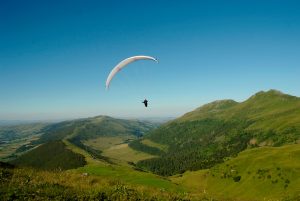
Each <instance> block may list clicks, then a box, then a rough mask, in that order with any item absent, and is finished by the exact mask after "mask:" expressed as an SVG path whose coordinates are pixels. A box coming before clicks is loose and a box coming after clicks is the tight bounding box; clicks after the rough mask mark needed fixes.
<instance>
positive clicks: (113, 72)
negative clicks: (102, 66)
mask: <svg viewBox="0 0 300 201" xmlns="http://www.w3.org/2000/svg"><path fill="white" fill-rule="evenodd" d="M138 60H152V61H156V62H157V63H158V60H157V59H155V58H154V57H150V56H133V57H129V58H127V59H124V60H123V61H121V62H120V63H119V64H118V65H116V66H115V67H114V68H113V69H112V70H111V71H110V73H109V75H108V77H107V79H106V84H105V86H106V89H108V88H109V85H110V82H111V80H112V79H113V77H114V76H115V75H116V74H117V73H118V72H119V71H120V70H121V69H123V68H124V67H125V66H127V65H128V64H130V63H132V62H134V61H138Z"/></svg>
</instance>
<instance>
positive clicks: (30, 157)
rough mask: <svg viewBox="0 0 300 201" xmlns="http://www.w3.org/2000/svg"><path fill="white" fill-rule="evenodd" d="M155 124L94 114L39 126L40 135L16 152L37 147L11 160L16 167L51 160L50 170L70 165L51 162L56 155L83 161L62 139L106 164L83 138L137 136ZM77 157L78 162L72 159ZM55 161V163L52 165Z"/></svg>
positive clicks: (106, 159) (33, 165) (99, 152)
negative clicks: (94, 115) (89, 116)
mask: <svg viewBox="0 0 300 201" xmlns="http://www.w3.org/2000/svg"><path fill="white" fill-rule="evenodd" d="M158 125H159V124H156V123H150V122H148V121H139V120H124V119H115V118H112V117H108V116H97V117H92V118H84V119H77V120H72V121H64V122H60V123H55V124H48V125H45V126H44V127H42V128H41V129H39V132H40V133H42V134H41V135H40V137H39V138H38V139H37V140H34V141H32V142H31V143H29V144H24V145H22V146H20V147H19V148H18V149H17V150H16V152H17V153H18V152H25V151H28V150H29V149H32V148H34V147H37V146H39V145H40V146H39V147H38V148H36V149H33V150H31V151H29V152H27V153H25V154H24V155H22V156H20V157H19V158H17V159H16V160H14V161H13V162H12V163H14V164H16V165H20V166H32V167H36V168H43V169H47V167H46V166H45V165H42V164H48V162H49V161H52V163H51V165H50V166H49V167H51V169H53V168H58V167H60V168H61V169H63V168H66V167H73V166H72V165H70V166H68V165H65V164H64V166H60V164H62V163H59V162H57V163H54V161H56V158H59V159H60V160H59V161H60V162H63V161H68V163H70V164H84V163H83V162H82V159H81V158H80V157H78V156H77V155H75V154H74V153H73V154H72V153H71V151H68V150H66V148H65V146H63V144H62V141H63V140H67V141H69V142H71V143H72V144H74V145H76V146H77V147H79V148H81V149H83V150H85V151H87V152H88V153H89V154H90V155H92V156H93V157H94V158H98V159H100V160H105V161H106V162H109V163H110V161H109V160H108V158H106V157H103V156H102V155H101V151H100V150H95V149H93V148H91V147H88V146H86V145H84V144H83V141H85V140H89V139H96V138H98V137H105V136H128V138H130V139H132V138H138V137H141V136H143V135H144V134H145V133H146V132H147V131H149V130H150V129H153V128H155V127H157V126H158ZM51 146H52V147H56V146H57V147H58V148H59V149H60V150H62V151H61V152H62V153H64V154H59V153H57V152H55V150H53V151H51V148H50V147H51ZM54 149H55V148H54ZM55 153H56V154H55ZM51 156H52V157H51ZM62 156H64V157H65V159H64V160H62ZM77 159H78V160H80V161H76V160H77ZM36 161H38V162H36ZM55 164H56V165H57V166H55ZM75 166H76V165H75Z"/></svg>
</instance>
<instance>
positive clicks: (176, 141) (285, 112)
mask: <svg viewBox="0 0 300 201" xmlns="http://www.w3.org/2000/svg"><path fill="white" fill-rule="evenodd" d="M145 138H146V139H148V140H151V141H152V142H154V143H158V144H161V145H162V146H167V147H168V151H167V152H166V153H164V152H161V151H157V150H158V149H157V148H156V147H157V146H156V147H152V146H149V144H148V145H145V144H141V143H140V142H139V141H135V142H132V143H131V144H130V146H131V147H132V148H134V149H136V150H140V151H145V152H148V153H149V151H151V152H152V153H154V149H155V152H156V153H155V154H158V155H160V156H161V157H160V158H153V159H148V160H145V161H140V162H138V163H137V165H138V166H139V167H141V168H145V169H148V170H151V171H153V172H155V173H157V174H161V175H172V174H176V173H181V172H184V171H186V170H197V169H205V168H209V167H212V166H213V165H215V164H218V163H221V162H223V160H224V158H226V157H229V156H235V155H237V154H238V153H239V152H241V151H243V150H245V149H246V148H248V147H256V146H264V145H270V146H280V145H284V144H289V143H296V142H297V141H298V140H299V138H300V98H297V97H294V96H290V95H286V94H283V93H281V92H278V91H275V90H270V91H268V92H259V93H257V94H255V95H254V96H252V97H250V98H249V99H248V100H246V101H244V102H241V103H237V102H235V101H232V100H223V101H215V102H212V103H209V104H206V105H204V106H202V107H200V108H198V109H196V110H195V111H192V112H190V113H187V114H186V115H184V116H182V117H180V118H178V119H175V120H174V121H171V122H168V123H166V124H164V125H162V126H160V127H159V128H157V129H155V130H153V131H151V132H150V133H149V134H148V135H147V136H145ZM149 147H150V148H149ZM151 149H153V150H151ZM182 161H185V163H182Z"/></svg>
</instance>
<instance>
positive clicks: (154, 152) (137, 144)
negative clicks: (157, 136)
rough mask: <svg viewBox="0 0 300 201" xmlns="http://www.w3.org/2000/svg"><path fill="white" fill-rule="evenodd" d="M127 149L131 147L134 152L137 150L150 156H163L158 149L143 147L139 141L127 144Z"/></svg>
mask: <svg viewBox="0 0 300 201" xmlns="http://www.w3.org/2000/svg"><path fill="white" fill-rule="evenodd" d="M129 147H131V148H133V149H135V150H139V151H142V152H145V153H148V154H152V155H162V154H164V152H163V151H161V150H160V149H158V148H155V147H150V146H148V145H145V144H143V143H141V141H140V140H135V141H133V142H131V143H129Z"/></svg>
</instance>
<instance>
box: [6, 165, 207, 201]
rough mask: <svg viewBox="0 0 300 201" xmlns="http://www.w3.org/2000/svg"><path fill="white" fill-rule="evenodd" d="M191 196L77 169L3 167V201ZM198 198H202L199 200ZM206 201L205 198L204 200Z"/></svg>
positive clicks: (157, 198)
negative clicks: (79, 171) (90, 173)
mask: <svg viewBox="0 0 300 201" xmlns="http://www.w3.org/2000/svg"><path fill="white" fill-rule="evenodd" d="M190 199H191V198H190V197H189V195H184V194H181V193H176V192H174V191H173V192H169V191H165V190H162V189H161V190H159V188H156V187H147V186H144V187H143V186H140V185H132V184H128V183H124V182H122V181H120V180H117V179H110V178H106V177H100V176H95V175H86V174H85V175H83V174H81V173H78V172H48V171H37V170H33V169H9V168H1V167H0V200H3V201H6V200H107V201H113V200H120V201H121V200H132V201H133V200H149V201H150V200H151V201H155V200H161V201H164V200H165V201H167V200H190ZM198 200H199V199H198ZM205 200H206V199H205Z"/></svg>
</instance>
